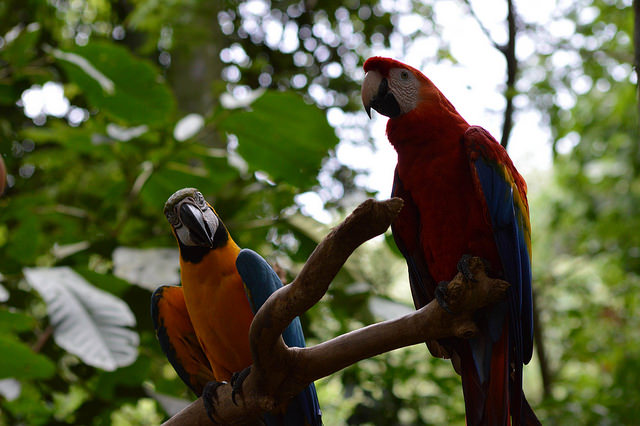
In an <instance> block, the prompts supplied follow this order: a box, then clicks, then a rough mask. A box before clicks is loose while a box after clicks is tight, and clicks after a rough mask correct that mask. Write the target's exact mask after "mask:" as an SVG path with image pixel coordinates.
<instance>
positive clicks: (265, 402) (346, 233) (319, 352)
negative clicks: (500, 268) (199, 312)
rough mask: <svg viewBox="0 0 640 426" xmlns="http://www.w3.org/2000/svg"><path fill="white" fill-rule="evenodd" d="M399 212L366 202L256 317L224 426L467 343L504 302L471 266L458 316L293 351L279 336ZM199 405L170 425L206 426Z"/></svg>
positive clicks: (456, 283)
mask: <svg viewBox="0 0 640 426" xmlns="http://www.w3.org/2000/svg"><path fill="white" fill-rule="evenodd" d="M401 207H402V201H401V200H400V199H397V198H396V199H391V200H387V201H383V202H378V201H373V200H368V201H366V202H364V203H363V204H361V205H360V206H359V207H358V208H357V209H356V210H355V211H354V212H353V213H352V214H351V215H350V216H349V217H348V218H347V219H345V221H344V222H343V223H342V224H340V225H339V226H338V227H336V228H335V229H333V230H332V232H331V233H330V234H329V235H327V237H326V238H325V239H324V240H323V241H322V242H321V243H320V244H319V245H318V247H316V249H315V251H314V252H313V253H312V254H311V256H310V257H309V259H308V260H307V263H306V264H305V266H304V268H303V269H302V271H301V272H300V274H299V275H298V277H297V278H296V279H295V280H294V281H293V282H292V283H291V284H290V285H288V286H285V287H283V288H281V289H280V290H278V291H277V292H275V293H274V294H273V295H272V296H271V297H270V298H269V299H268V300H267V302H266V303H265V304H264V305H263V306H262V308H261V309H260V310H259V311H258V313H257V314H256V316H255V318H254V321H253V323H252V325H251V330H250V339H251V350H252V356H253V361H254V364H253V366H252V368H251V373H250V374H249V376H248V377H247V379H246V380H245V381H244V383H243V385H242V395H241V396H236V401H237V402H238V405H235V404H234V403H233V402H232V400H231V386H229V385H223V386H221V387H219V388H218V391H217V399H216V401H214V405H215V407H216V418H217V420H218V421H219V423H222V424H251V423H252V422H255V421H256V419H257V418H258V416H259V415H260V413H261V412H264V411H272V410H274V409H276V408H278V407H279V406H281V405H283V404H285V403H286V402H287V401H288V400H289V399H290V398H291V397H293V396H294V395H296V394H298V393H299V392H300V391H301V390H302V389H304V388H305V387H306V386H307V385H308V384H309V383H311V382H312V381H314V380H317V379H319V378H321V377H325V376H327V375H329V374H332V373H334V372H336V371H338V370H341V369H343V368H345V367H347V366H349V365H351V364H353V363H355V362H357V361H360V360H362V359H365V358H369V357H371V356H375V355H378V354H380V353H383V352H387V351H390V350H393V349H397V348H400V347H404V346H409V345H413V344H417V343H421V342H424V341H425V340H432V339H439V338H444V337H452V336H455V337H461V338H469V337H472V336H473V335H475V333H476V332H477V327H476V325H475V324H474V322H473V321H472V314H473V312H474V311H475V310H477V309H479V308H481V307H483V306H487V305H489V304H492V303H494V302H496V301H497V300H499V299H501V298H502V297H504V294H505V292H506V290H507V288H508V286H509V284H508V283H506V282H504V281H501V280H497V279H492V278H489V277H487V275H486V274H485V272H484V263H483V262H482V261H480V260H479V259H477V258H473V259H472V260H471V261H470V267H471V269H472V273H473V275H474V278H475V280H476V281H474V282H469V281H467V280H466V279H465V278H464V276H463V275H462V274H458V275H457V276H456V277H455V278H454V279H453V280H452V281H451V282H450V283H449V287H448V290H447V300H446V301H447V303H448V305H449V307H450V309H451V310H452V311H453V312H454V314H450V313H448V312H446V311H445V310H444V309H442V307H440V305H439V304H438V303H437V302H436V301H432V302H431V303H430V304H428V305H427V306H425V307H423V308H422V309H420V310H418V311H416V312H414V313H411V314H408V315H406V316H404V317H402V318H399V319H395V320H391V321H385V322H382V323H378V324H373V325H370V326H368V327H364V328H362V329H359V330H355V331H352V332H350V333H347V334H344V335H342V336H339V337H336V338H334V339H331V340H329V341H327V342H324V343H321V344H319V345H317V346H314V347H308V348H288V347H287V346H286V345H285V344H284V341H283V340H282V338H281V334H282V331H283V330H284V329H285V328H286V327H287V326H288V324H289V323H290V322H291V320H292V319H293V318H294V317H296V316H298V315H300V314H302V313H303V312H304V311H306V310H307V309H309V308H310V307H311V306H313V305H314V304H315V303H317V301H318V300H320V298H321V297H322V296H323V295H324V294H325V292H326V291H327V289H328V288H329V284H330V283H331V280H332V279H333V278H334V277H335V275H336V274H337V272H338V271H339V270H340V268H341V267H342V265H343V264H344V262H345V261H346V260H347V258H348V257H349V255H350V254H351V253H352V252H353V250H355V248H356V247H358V246H359V245H360V244H362V243H363V242H365V241H367V240H368V239H370V238H373V237H374V236H376V235H379V234H381V233H382V232H384V231H385V230H386V229H387V228H388V226H389V225H390V224H391V222H392V221H393V219H394V218H395V217H396V215H397V214H398V212H399V211H400V209H401ZM207 422H208V418H207V415H206V413H205V410H204V405H203V404H202V401H201V399H198V400H197V401H196V402H194V403H193V404H191V405H190V406H188V407H187V408H185V409H184V410H183V411H181V412H180V413H178V414H177V415H175V416H174V417H173V418H172V419H170V420H169V421H167V422H166V423H165V424H166V425H177V424H207Z"/></svg>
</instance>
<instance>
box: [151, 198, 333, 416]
mask: <svg viewBox="0 0 640 426" xmlns="http://www.w3.org/2000/svg"><path fill="white" fill-rule="evenodd" d="M164 214H165V216H166V218H167V220H168V221H169V224H170V225H171V228H172V231H173V234H174V236H175V238H176V240H177V241H178V247H179V251H180V278H181V281H182V286H162V287H159V288H158V289H156V291H155V292H154V293H153V296H152V298H151V314H152V317H153V322H154V326H155V329H156V335H157V337H158V340H159V342H160V346H161V347H162V350H163V351H164V353H165V354H166V356H167V358H168V359H169V362H170V363H171V365H173V367H174V368H175V370H176V372H177V373H178V375H179V376H180V378H181V379H182V380H183V381H184V382H185V383H186V384H187V386H189V388H191V390H193V391H194V392H195V393H196V395H198V396H200V395H202V393H203V390H204V388H205V386H206V385H207V383H209V382H212V381H218V382H221V381H230V380H231V376H232V374H233V373H235V372H240V371H242V370H244V369H245V368H247V367H249V366H250V365H251V363H252V359H251V351H250V347H249V327H250V326H251V321H252V320H253V316H254V314H255V313H256V312H257V311H258V309H260V306H262V304H263V303H264V302H265V301H266V300H267V298H268V297H269V296H270V295H271V294H272V293H273V292H274V291H276V290H277V289H278V288H279V287H280V286H282V283H281V281H280V279H279V278H278V276H277V275H276V273H275V272H274V271H273V270H272V269H271V267H270V266H269V264H268V263H267V262H266V261H265V260H264V259H262V258H261V257H260V256H259V255H258V254H256V253H255V252H253V251H251V250H247V249H245V250H240V247H238V245H237V244H236V243H235V242H234V241H233V239H232V238H231V236H230V235H229V232H228V231H227V228H226V227H225V225H224V223H223V222H222V220H221V219H220V217H219V216H218V214H217V213H216V212H215V210H214V209H213V207H211V205H209V203H207V202H206V200H205V199H204V197H203V196H202V194H201V193H200V192H199V191H198V190H196V189H194V188H185V189H181V190H179V191H177V192H176V193H174V194H173V195H172V196H171V197H170V198H169V200H168V201H167V203H166V204H165V207H164ZM282 337H283V339H284V341H285V343H286V344H287V345H288V346H297V347H304V346H305V341H304V335H303V333H302V327H301V325H300V320H299V319H298V318H296V319H295V320H294V321H293V322H292V323H291V324H290V325H289V327H288V328H287V329H286V330H285V332H284V333H283V335H282ZM263 420H264V422H265V423H266V424H267V425H280V424H284V425H303V424H307V425H320V424H322V421H321V413H320V406H319V403H318V399H317V395H316V390H315V386H314V384H313V383H311V384H310V385H309V386H308V387H307V388H305V389H304V390H303V391H302V392H301V393H300V394H298V395H297V396H296V397H294V398H292V399H291V401H289V403H288V404H287V406H286V408H285V409H284V410H283V411H282V412H276V413H268V414H265V415H264V416H263Z"/></svg>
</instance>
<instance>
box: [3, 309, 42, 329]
mask: <svg viewBox="0 0 640 426" xmlns="http://www.w3.org/2000/svg"><path fill="white" fill-rule="evenodd" d="M34 326H35V320H34V319H33V317H31V316H29V315H27V314H25V313H23V312H17V311H10V310H8V309H4V308H2V309H0V332H3V331H18V332H20V331H27V330H31V329H33V327H34Z"/></svg>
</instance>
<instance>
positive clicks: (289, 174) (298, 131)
mask: <svg viewBox="0 0 640 426" xmlns="http://www.w3.org/2000/svg"><path fill="white" fill-rule="evenodd" d="M219 127H220V129H222V130H223V131H226V132H228V133H232V134H234V135H236V136H237V137H238V143H239V145H238V153H239V154H240V155H241V156H242V157H243V158H244V159H245V160H246V161H247V163H249V167H250V168H251V170H254V171H255V170H262V171H264V172H266V173H267V174H268V175H269V177H270V178H271V179H273V180H274V181H276V182H287V183H289V184H291V185H294V186H297V187H299V188H302V189H307V188H309V187H311V186H313V185H314V184H315V183H316V176H317V174H318V171H319V170H320V167H321V165H322V159H323V158H324V157H325V156H326V155H327V152H328V151H329V150H330V149H332V148H333V147H335V145H336V144H337V143H338V138H337V137H336V135H335V132H334V130H333V128H332V127H331V126H330V125H329V123H328V122H327V118H326V116H325V114H324V112H323V111H322V110H320V109H319V108H317V107H316V106H313V105H309V104H307V103H306V102H305V101H304V100H303V99H302V97H300V96H299V95H297V94H295V93H292V92H276V91H266V92H265V93H264V94H263V95H262V96H260V97H259V98H258V99H256V100H255V101H254V102H253V103H252V104H251V108H250V109H248V110H235V111H232V112H231V114H230V115H229V116H228V117H226V118H225V119H224V120H223V121H221V122H220V124H219Z"/></svg>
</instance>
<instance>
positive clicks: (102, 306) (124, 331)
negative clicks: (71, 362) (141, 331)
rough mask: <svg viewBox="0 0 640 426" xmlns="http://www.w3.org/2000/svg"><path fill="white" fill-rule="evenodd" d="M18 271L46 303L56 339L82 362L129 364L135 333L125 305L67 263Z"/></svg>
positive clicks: (109, 365) (134, 352) (135, 345)
mask: <svg viewBox="0 0 640 426" xmlns="http://www.w3.org/2000/svg"><path fill="white" fill-rule="evenodd" d="M24 275H25V278H26V280H27V282H28V283H29V285H31V286H32V287H33V288H35V289H36V290H37V291H38V293H40V295H41V296H42V298H43V299H44V301H45V302H46V303H47V312H48V313H49V319H50V321H51V325H52V326H53V327H54V332H53V337H54V339H55V341H56V343H57V344H58V345H59V346H60V347H62V348H64V349H65V350H67V351H68V352H71V353H73V354H75V355H77V356H78V357H80V359H82V361H84V362H85V363H87V364H89V365H92V366H94V367H97V368H101V369H103V370H107V371H113V370H115V369H116V368H118V367H122V366H126V365H130V364H131V363H132V362H134V361H135V360H136V358H137V356H138V342H139V339H140V338H139V336H138V334H137V333H136V332H134V331H133V330H130V329H129V328H127V327H131V326H134V325H135V324H136V320H135V316H134V315H133V313H132V312H131V310H130V309H129V306H127V304H126V303H125V302H124V301H122V300H121V299H118V298H117V297H115V296H113V295H111V294H109V293H106V292H104V291H102V290H99V289H97V288H95V287H94V286H92V285H91V284H90V283H89V282H87V281H86V280H85V279H84V278H82V276H80V275H79V274H77V273H76V272H75V271H74V270H73V269H71V268H68V267H58V268H25V269H24Z"/></svg>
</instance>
